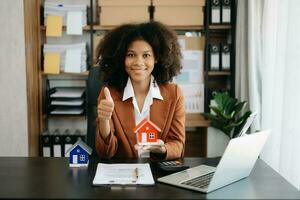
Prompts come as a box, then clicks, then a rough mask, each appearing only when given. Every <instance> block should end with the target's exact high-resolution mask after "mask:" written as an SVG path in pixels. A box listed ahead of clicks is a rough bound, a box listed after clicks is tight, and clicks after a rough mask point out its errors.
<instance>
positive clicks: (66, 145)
mask: <svg viewBox="0 0 300 200" xmlns="http://www.w3.org/2000/svg"><path fill="white" fill-rule="evenodd" d="M75 142H76V140H75V139H74V137H72V135H71V133H70V130H69V129H66V130H65V132H64V135H63V151H64V157H70V152H69V151H68V150H69V149H70V148H71V147H72V145H73V144H75Z"/></svg>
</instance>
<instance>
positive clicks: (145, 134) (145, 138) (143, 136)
mask: <svg viewBox="0 0 300 200" xmlns="http://www.w3.org/2000/svg"><path fill="white" fill-rule="evenodd" d="M142 142H147V133H145V132H143V133H142Z"/></svg>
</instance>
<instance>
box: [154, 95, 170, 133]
mask: <svg viewBox="0 0 300 200" xmlns="http://www.w3.org/2000/svg"><path fill="white" fill-rule="evenodd" d="M164 99H165V98H164ZM170 107H171V105H170V103H169V102H168V101H166V100H159V99H153V104H152V105H151V109H150V120H151V121H152V122H153V123H154V124H156V125H157V126H158V127H159V128H160V129H161V131H162V133H163V132H164V129H165V126H166V123H167V119H168V115H169V111H170ZM162 133H160V135H159V138H161V134H162Z"/></svg>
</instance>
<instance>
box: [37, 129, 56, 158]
mask: <svg viewBox="0 0 300 200" xmlns="http://www.w3.org/2000/svg"><path fill="white" fill-rule="evenodd" d="M40 138H41V150H42V151H41V155H42V156H43V157H51V156H52V154H53V153H52V145H51V137H50V134H49V132H48V131H45V132H43V133H42V135H41V136H40Z"/></svg>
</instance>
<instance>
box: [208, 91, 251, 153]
mask: <svg viewBox="0 0 300 200" xmlns="http://www.w3.org/2000/svg"><path fill="white" fill-rule="evenodd" d="M212 96H213V102H214V103H213V104H211V105H210V106H209V107H210V109H211V113H204V116H205V117H207V118H208V119H209V120H210V121H211V126H212V127H213V128H211V127H209V129H208V140H209V139H212V141H208V143H213V144H208V146H209V145H211V147H212V148H210V147H208V154H209V153H210V150H211V151H213V153H212V155H211V156H220V155H222V154H223V151H224V150H225V148H226V146H227V144H228V141H229V140H230V139H231V138H234V137H236V136H237V134H238V133H239V132H240V130H241V129H242V127H243V125H244V124H245V123H246V120H247V118H248V117H249V116H250V114H251V111H249V110H246V108H245V107H246V105H247V102H246V101H243V102H239V101H238V100H237V99H235V98H232V97H230V96H229V94H228V93H227V92H213V94H212ZM224 134H225V135H224ZM218 148H219V150H218ZM208 156H209V155H208Z"/></svg>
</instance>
